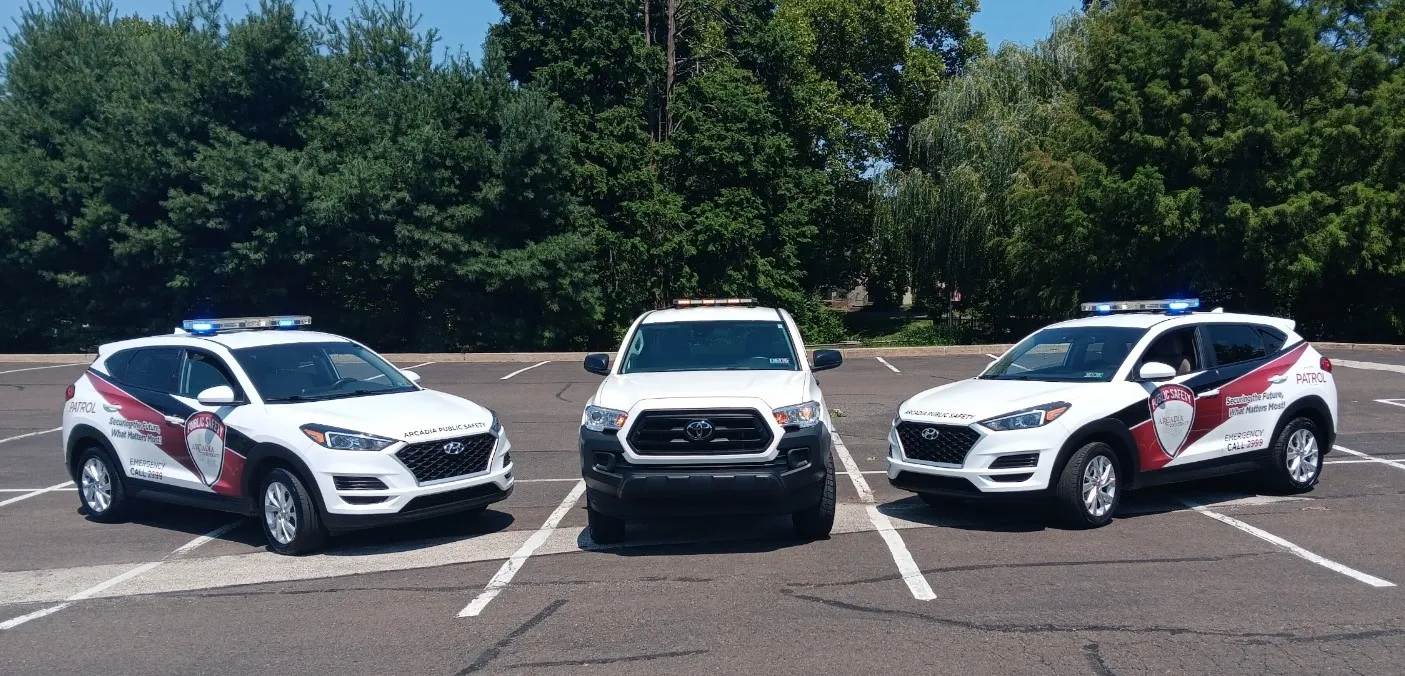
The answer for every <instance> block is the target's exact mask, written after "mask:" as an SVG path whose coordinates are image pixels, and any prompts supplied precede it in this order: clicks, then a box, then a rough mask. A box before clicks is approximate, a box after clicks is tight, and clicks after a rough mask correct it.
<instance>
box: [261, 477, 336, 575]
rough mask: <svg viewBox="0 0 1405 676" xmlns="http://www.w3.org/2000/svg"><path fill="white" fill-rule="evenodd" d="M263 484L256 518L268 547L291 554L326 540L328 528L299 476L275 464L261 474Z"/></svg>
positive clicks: (313, 548) (311, 548)
mask: <svg viewBox="0 0 1405 676" xmlns="http://www.w3.org/2000/svg"><path fill="white" fill-rule="evenodd" d="M262 486H263V489H262V490H260V491H259V495H260V496H262V500H261V502H262V504H263V518H262V519H260V520H259V521H260V523H262V524H263V534H264V536H265V537H267V538H268V547H269V549H272V550H273V551H274V552H277V553H279V554H287V555H291V556H296V555H299V554H307V553H309V552H313V551H316V550H318V549H321V548H322V545H323V544H325V543H326V542H327V531H326V530H324V529H323V528H322V521H321V519H320V518H319V515H318V513H317V505H316V504H315V503H314V502H313V498H312V494H311V493H310V492H308V490H307V486H305V485H303V482H302V479H299V478H298V477H297V475H295V474H293V473H292V472H289V471H288V470H286V469H283V468H282V467H275V468H274V469H273V470H271V471H270V472H269V473H268V474H267V475H265V476H264V480H263V484H262Z"/></svg>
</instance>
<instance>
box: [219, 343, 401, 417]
mask: <svg viewBox="0 0 1405 676" xmlns="http://www.w3.org/2000/svg"><path fill="white" fill-rule="evenodd" d="M232 352H233V354H234V359H235V360H236V361H238V362H239V365H240V366H242V367H243V368H244V372H245V373H247V374H248V376H249V380H251V381H253V383H254V389H256V390H258V393H259V396H260V397H263V400H264V401H265V402H267V403H288V402H301V401H325V400H328V399H344V398H346V397H360V396H366V395H371V394H386V393H389V392H410V391H413V390H415V389H418V388H416V387H415V385H414V384H413V383H411V382H410V381H409V379H408V378H406V377H405V376H403V375H401V374H400V370H399V369H397V368H395V367H394V366H391V365H390V363H389V362H387V361H386V360H384V359H382V358H381V357H380V356H379V355H377V354H376V353H374V352H371V351H370V350H367V349H366V348H364V347H361V346H360V345H357V344H355V343H348V342H327V343H284V344H281V345H263V346H260V347H246V348H242V349H238V350H233V351H232Z"/></svg>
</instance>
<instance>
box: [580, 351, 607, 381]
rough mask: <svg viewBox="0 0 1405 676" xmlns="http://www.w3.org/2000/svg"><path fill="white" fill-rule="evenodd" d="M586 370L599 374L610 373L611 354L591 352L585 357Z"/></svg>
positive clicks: (605, 374)
mask: <svg viewBox="0 0 1405 676" xmlns="http://www.w3.org/2000/svg"><path fill="white" fill-rule="evenodd" d="M585 370H587V371H589V372H591V373H594V374H595V375H597V376H608V375H610V355H608V354H590V355H586V357H585Z"/></svg>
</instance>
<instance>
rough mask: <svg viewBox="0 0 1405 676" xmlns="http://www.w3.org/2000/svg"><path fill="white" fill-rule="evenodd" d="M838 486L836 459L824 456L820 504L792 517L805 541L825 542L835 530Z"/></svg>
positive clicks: (796, 528) (796, 530)
mask: <svg viewBox="0 0 1405 676" xmlns="http://www.w3.org/2000/svg"><path fill="white" fill-rule="evenodd" d="M837 493H838V486H837V484H836V480H835V478H834V458H833V457H832V456H831V455H830V454H829V453H825V454H824V491H823V492H822V493H821V494H820V502H819V504H817V505H815V506H814V507H808V508H805V509H802V510H800V511H798V512H795V513H793V514H791V515H790V521H791V524H792V525H793V526H794V527H795V534H796V535H797V536H798V537H800V538H802V539H805V540H824V539H827V538H829V533H830V531H833V530H834V505H835V503H836V502H837Z"/></svg>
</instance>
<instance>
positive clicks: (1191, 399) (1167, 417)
mask: <svg viewBox="0 0 1405 676" xmlns="http://www.w3.org/2000/svg"><path fill="white" fill-rule="evenodd" d="M1148 404H1150V406H1151V425H1152V428H1153V429H1155V430H1156V441H1157V443H1159V444H1161V452H1162V453H1165V454H1166V455H1167V457H1170V458H1172V459H1174V458H1175V457H1176V456H1178V455H1180V453H1181V451H1182V450H1184V448H1185V442H1186V439H1188V438H1189V437H1190V429H1191V425H1192V424H1193V423H1194V422H1195V393H1194V392H1191V391H1190V388H1188V387H1186V386H1184V385H1162V386H1161V387H1158V388H1156V391H1155V392H1152V393H1151V399H1150V400H1149V401H1148Z"/></svg>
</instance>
